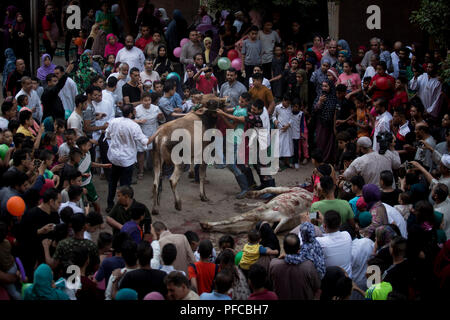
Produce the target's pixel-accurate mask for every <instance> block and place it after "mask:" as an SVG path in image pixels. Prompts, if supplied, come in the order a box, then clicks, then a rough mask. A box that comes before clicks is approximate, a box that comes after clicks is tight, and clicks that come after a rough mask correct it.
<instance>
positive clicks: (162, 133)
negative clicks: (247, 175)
mask: <svg viewBox="0 0 450 320" xmlns="http://www.w3.org/2000/svg"><path fill="white" fill-rule="evenodd" d="M225 101H226V98H217V97H216V96H214V95H212V94H207V95H203V96H202V100H201V103H200V105H201V107H200V108H199V109H198V110H196V111H192V112H190V113H188V114H186V115H185V116H184V117H182V118H178V119H176V120H173V121H170V122H167V123H165V124H163V125H162V126H160V127H159V128H158V130H157V132H156V137H155V139H154V142H153V150H154V154H153V170H154V181H153V209H152V213H153V214H158V213H159V205H160V192H161V190H160V184H161V183H162V180H161V171H162V166H163V164H164V163H166V164H167V165H173V166H174V171H173V173H172V175H171V176H170V180H169V181H170V186H171V188H172V192H173V195H174V198H175V209H177V210H181V198H180V196H179V194H178V191H177V183H178V180H179V179H180V176H181V174H182V173H183V168H184V165H185V164H184V163H182V164H174V163H173V161H172V158H171V153H172V149H173V148H174V147H175V146H176V145H177V144H178V143H180V141H171V136H172V133H173V132H174V131H175V130H176V129H185V130H187V131H188V132H189V134H190V137H191V150H192V152H191V157H190V158H191V163H194V156H195V154H194V122H195V121H201V122H202V131H201V137H203V133H204V132H205V130H207V129H211V128H214V127H215V125H216V121H217V108H219V107H220V108H222V107H224V106H225ZM208 144H210V142H208V141H205V142H203V143H202V152H203V148H205V146H207V145H208ZM199 175H200V199H201V200H202V201H208V198H207V197H206V194H205V188H204V181H205V175H206V163H204V162H203V163H202V164H201V165H200V170H199Z"/></svg>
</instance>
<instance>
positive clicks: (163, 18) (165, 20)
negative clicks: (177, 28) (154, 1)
mask: <svg viewBox="0 0 450 320" xmlns="http://www.w3.org/2000/svg"><path fill="white" fill-rule="evenodd" d="M156 10H158V12H159V13H160V18H159V22H161V26H162V27H163V28H164V27H166V26H167V24H168V23H169V17H168V16H167V11H166V9H164V8H159V9H156ZM156 10H155V12H156Z"/></svg>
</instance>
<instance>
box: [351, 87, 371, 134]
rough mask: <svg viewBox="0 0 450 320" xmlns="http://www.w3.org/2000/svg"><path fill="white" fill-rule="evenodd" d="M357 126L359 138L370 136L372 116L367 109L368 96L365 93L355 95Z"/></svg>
mask: <svg viewBox="0 0 450 320" xmlns="http://www.w3.org/2000/svg"><path fill="white" fill-rule="evenodd" d="M354 101H355V105H356V123H355V124H356V126H357V127H358V138H361V137H370V116H369V112H368V110H367V105H366V97H365V96H364V95H363V94H361V93H360V94H357V95H356V96H355V100H354Z"/></svg>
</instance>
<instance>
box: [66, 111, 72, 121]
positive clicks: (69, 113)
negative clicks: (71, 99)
mask: <svg viewBox="0 0 450 320" xmlns="http://www.w3.org/2000/svg"><path fill="white" fill-rule="evenodd" d="M71 114H72V111H70V110H66V111H64V118H65V119H66V120H67V119H69V117H70V115H71Z"/></svg>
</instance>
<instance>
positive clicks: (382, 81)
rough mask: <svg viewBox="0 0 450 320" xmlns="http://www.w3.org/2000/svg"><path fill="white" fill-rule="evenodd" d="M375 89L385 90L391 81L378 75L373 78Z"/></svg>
mask: <svg viewBox="0 0 450 320" xmlns="http://www.w3.org/2000/svg"><path fill="white" fill-rule="evenodd" d="M375 83H376V87H377V89H380V90H387V89H389V88H390V86H391V82H390V81H389V80H388V78H387V77H380V78H378V79H377V80H375Z"/></svg>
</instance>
